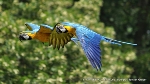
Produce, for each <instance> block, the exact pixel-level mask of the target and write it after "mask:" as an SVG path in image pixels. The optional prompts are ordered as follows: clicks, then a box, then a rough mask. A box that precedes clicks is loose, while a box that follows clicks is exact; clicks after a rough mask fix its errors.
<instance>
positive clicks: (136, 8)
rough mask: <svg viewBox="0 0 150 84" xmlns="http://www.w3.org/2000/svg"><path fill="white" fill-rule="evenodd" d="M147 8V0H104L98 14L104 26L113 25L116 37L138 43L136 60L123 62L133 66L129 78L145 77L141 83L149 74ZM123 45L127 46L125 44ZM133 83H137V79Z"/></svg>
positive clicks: (148, 22)
mask: <svg viewBox="0 0 150 84" xmlns="http://www.w3.org/2000/svg"><path fill="white" fill-rule="evenodd" d="M149 9H150V1H149V0H138V1H137V0H131V1H127V0H118V1H116V0H111V1H110V0H105V2H104V4H103V7H102V10H101V14H100V20H101V21H103V22H104V23H105V25H106V26H113V27H114V30H115V32H116V33H117V34H116V39H121V40H131V41H133V42H135V43H137V44H138V46H137V47H136V60H130V61H128V60H127V61H125V63H126V65H128V66H130V67H133V71H132V74H131V77H130V78H143V79H147V81H145V82H141V83H143V84H145V83H147V84H148V83H149V82H150V78H149V75H148V74H150V60H149V56H150V52H149V51H150V37H149V36H150V33H149V30H150V11H149ZM123 37H124V38H123ZM125 47H126V48H127V46H125ZM127 49H128V48H127ZM123 50H124V49H123ZM130 58H131V57H130ZM133 83H135V84H137V83H139V81H136V82H133Z"/></svg>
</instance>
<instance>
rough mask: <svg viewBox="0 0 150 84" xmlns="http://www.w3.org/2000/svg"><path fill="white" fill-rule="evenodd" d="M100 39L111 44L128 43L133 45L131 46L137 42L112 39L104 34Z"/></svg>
mask: <svg viewBox="0 0 150 84" xmlns="http://www.w3.org/2000/svg"><path fill="white" fill-rule="evenodd" d="M102 40H104V41H106V42H109V43H111V44H117V45H121V44H128V45H133V46H135V45H137V44H133V43H130V42H124V41H119V40H114V39H111V38H107V37H105V36H102Z"/></svg>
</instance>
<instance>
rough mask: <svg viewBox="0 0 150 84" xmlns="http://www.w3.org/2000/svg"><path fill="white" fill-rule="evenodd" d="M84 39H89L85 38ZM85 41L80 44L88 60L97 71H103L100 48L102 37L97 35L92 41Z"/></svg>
mask: <svg viewBox="0 0 150 84" xmlns="http://www.w3.org/2000/svg"><path fill="white" fill-rule="evenodd" d="M82 38H84V39H87V38H86V37H84V36H83V37H82ZM84 39H82V41H80V43H81V46H82V48H83V50H84V52H85V54H86V56H87V58H88V60H89V61H90V63H91V65H92V66H93V67H94V68H96V69H97V70H99V69H101V66H102V65H101V51H100V46H99V44H100V40H101V37H100V35H98V34H95V36H94V37H93V38H92V39H91V40H90V41H85V40H84Z"/></svg>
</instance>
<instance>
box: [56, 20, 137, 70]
mask: <svg viewBox="0 0 150 84" xmlns="http://www.w3.org/2000/svg"><path fill="white" fill-rule="evenodd" d="M59 24H60V23H59ZM61 24H62V25H59V26H57V27H56V32H57V33H58V34H62V33H69V34H73V35H74V36H76V37H75V38H74V37H71V40H72V41H74V42H75V43H76V44H78V42H79V43H80V44H81V47H82V49H83V51H84V53H85V55H86V57H87V59H88V60H89V62H90V64H91V65H92V67H93V68H95V69H97V70H101V66H102V64H101V50H100V41H101V40H103V41H106V42H109V43H111V44H118V45H121V44H129V45H137V44H133V43H129V42H122V41H118V40H114V39H110V38H107V37H105V36H102V35H100V34H98V33H96V32H94V31H92V30H90V29H89V28H87V27H86V26H83V25H81V24H76V23H70V22H63V23H61Z"/></svg>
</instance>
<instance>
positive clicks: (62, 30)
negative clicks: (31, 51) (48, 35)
mask: <svg viewBox="0 0 150 84" xmlns="http://www.w3.org/2000/svg"><path fill="white" fill-rule="evenodd" d="M55 27H56V32H57V33H66V32H68V30H67V29H66V28H65V27H64V25H62V24H60V23H57V24H56V25H55Z"/></svg>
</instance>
